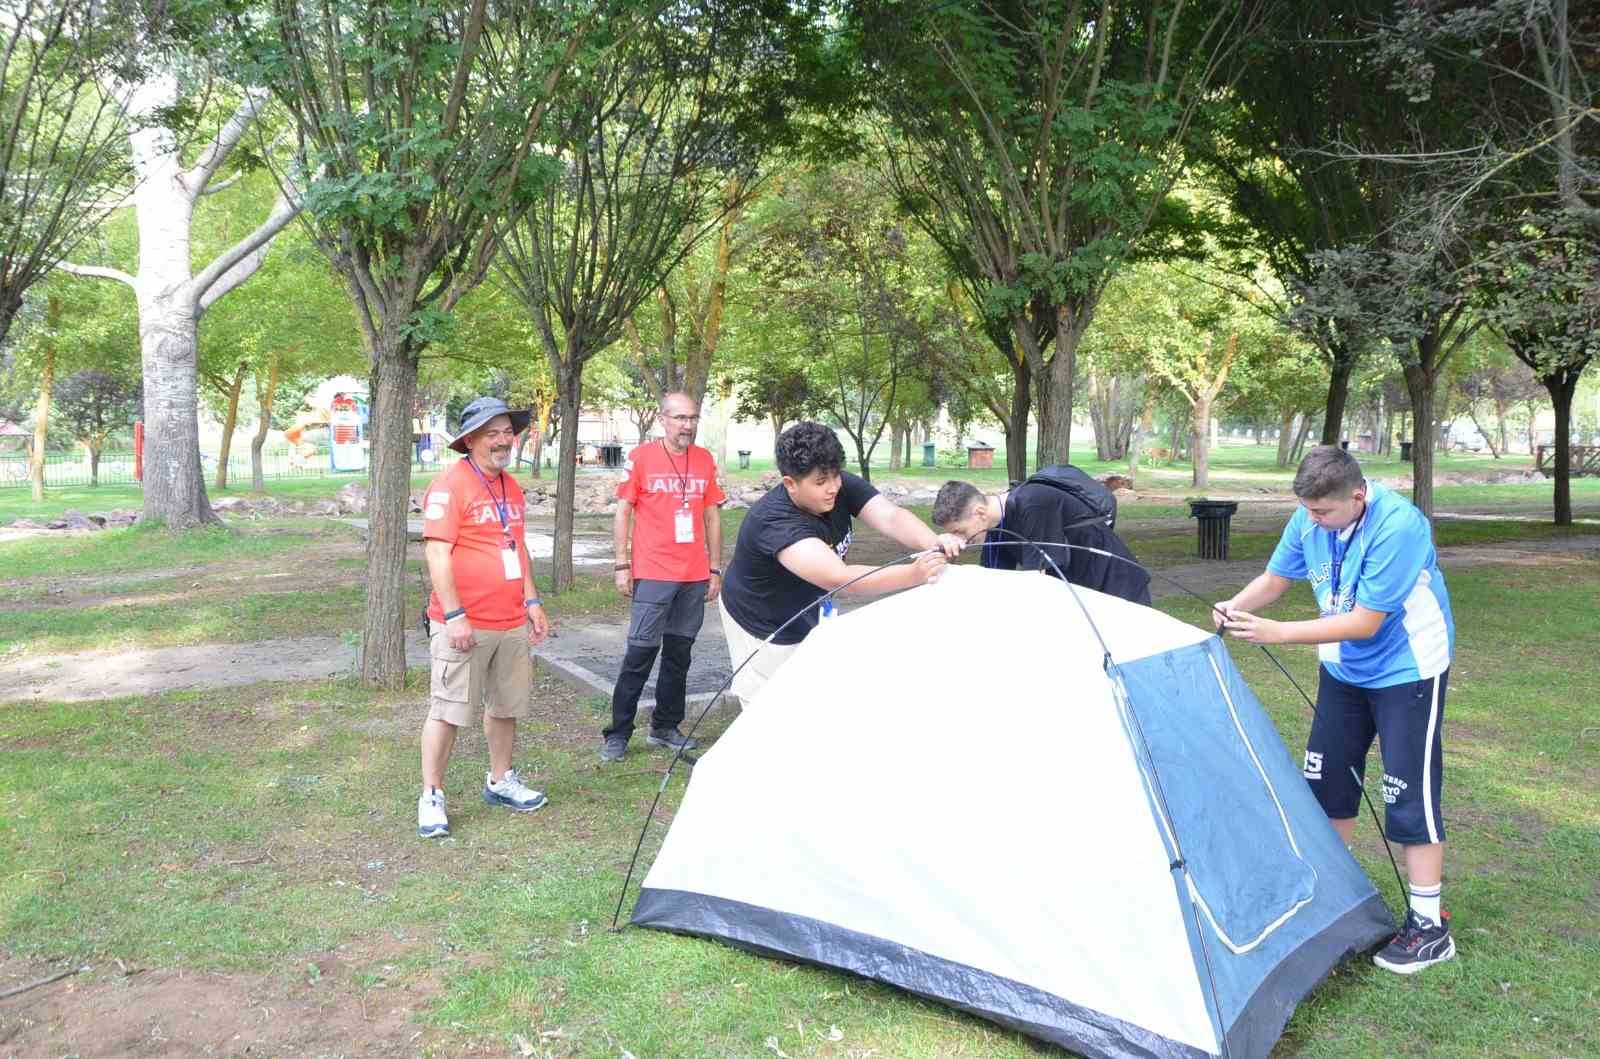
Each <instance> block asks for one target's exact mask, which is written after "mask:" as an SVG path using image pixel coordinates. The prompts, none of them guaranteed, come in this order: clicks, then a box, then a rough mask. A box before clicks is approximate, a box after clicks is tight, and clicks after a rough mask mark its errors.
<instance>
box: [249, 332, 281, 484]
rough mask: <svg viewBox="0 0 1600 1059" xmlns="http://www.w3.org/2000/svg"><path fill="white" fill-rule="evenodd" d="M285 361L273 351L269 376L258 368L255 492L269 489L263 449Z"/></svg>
mask: <svg viewBox="0 0 1600 1059" xmlns="http://www.w3.org/2000/svg"><path fill="white" fill-rule="evenodd" d="M282 361H283V355H282V354H281V353H273V354H272V359H271V360H269V361H268V362H267V378H266V382H265V383H263V382H262V380H261V369H260V368H257V369H256V417H257V418H256V432H255V436H254V437H252V438H251V439H250V488H251V490H253V491H254V492H257V493H264V492H266V491H267V476H266V471H265V469H264V468H263V467H262V466H261V450H262V449H263V448H265V447H266V444H267V431H269V430H271V429H272V402H273V401H274V400H276V399H277V396H278V368H279V366H280V364H281V363H282Z"/></svg>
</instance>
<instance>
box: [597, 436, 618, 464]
mask: <svg viewBox="0 0 1600 1059" xmlns="http://www.w3.org/2000/svg"><path fill="white" fill-rule="evenodd" d="M600 462H601V463H602V464H603V465H605V466H607V467H621V466H622V446H621V445H619V444H617V443H616V442H614V441H613V442H609V443H607V444H605V445H601V446H600Z"/></svg>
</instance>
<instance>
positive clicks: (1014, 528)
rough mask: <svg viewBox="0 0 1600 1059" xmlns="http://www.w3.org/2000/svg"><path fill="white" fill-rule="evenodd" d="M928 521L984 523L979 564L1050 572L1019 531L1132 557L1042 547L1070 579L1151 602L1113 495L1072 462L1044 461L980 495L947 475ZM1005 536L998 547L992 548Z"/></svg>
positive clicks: (952, 525)
mask: <svg viewBox="0 0 1600 1059" xmlns="http://www.w3.org/2000/svg"><path fill="white" fill-rule="evenodd" d="M933 524H934V525H935V526H937V527H939V528H940V529H941V530H943V531H945V532H946V533H953V534H955V535H956V536H958V537H962V538H966V539H970V538H972V537H974V536H976V535H977V534H978V533H979V532H980V531H983V530H989V531H990V532H989V534H988V536H987V537H986V538H985V539H984V545H985V546H984V549H983V565H984V566H987V567H990V568H992V569H997V570H1045V571H1047V572H1053V571H1050V563H1049V562H1046V561H1045V557H1044V555H1043V554H1041V549H1038V548H1029V547H1028V546H1026V545H1024V544H1019V543H1017V541H1018V538H1026V539H1028V540H1031V541H1038V542H1040V543H1041V544H1076V545H1080V546H1082V547H1089V548H1098V549H1100V550H1101V551H1105V552H1110V553H1111V554H1112V555H1118V556H1121V557H1122V558H1123V559H1126V560H1129V561H1128V562H1118V561H1117V560H1116V559H1110V558H1107V557H1106V556H1103V555H1096V554H1094V553H1093V552H1086V551H1080V550H1078V549H1076V548H1047V549H1043V551H1044V552H1048V553H1049V557H1050V559H1051V560H1053V561H1054V562H1055V564H1056V565H1057V566H1059V567H1060V568H1061V569H1062V570H1063V571H1065V573H1066V575H1067V580H1068V581H1070V582H1072V583H1073V584H1075V585H1082V586H1084V587H1085V588H1092V589H1095V590H1096V591H1098V592H1104V593H1106V594H1107V595H1112V596H1120V597H1122V598H1123V599H1126V600H1131V601H1132V602H1134V603H1143V604H1145V605H1146V606H1149V604H1150V574H1149V573H1148V572H1147V571H1146V570H1145V569H1144V568H1143V567H1141V566H1137V565H1134V564H1136V563H1137V562H1138V560H1136V559H1134V556H1133V553H1132V552H1131V551H1129V550H1128V546H1127V545H1126V544H1123V543H1122V538H1120V537H1118V536H1117V534H1116V525H1117V500H1116V497H1114V496H1112V495H1111V490H1109V489H1107V488H1106V487H1105V486H1104V485H1103V484H1101V483H1100V482H1097V481H1095V480H1094V479H1093V478H1090V477H1089V476H1088V475H1087V474H1084V473H1083V472H1082V471H1080V470H1078V468H1076V467H1073V466H1071V465H1070V464H1056V465H1053V466H1050V467H1045V468H1042V469H1041V470H1040V471H1039V473H1037V474H1035V475H1034V476H1033V477H1031V478H1029V479H1028V480H1027V481H1026V482H1023V483H1022V484H1021V485H1019V486H1014V487H1013V488H1011V489H1010V490H1008V491H1006V492H1004V493H998V494H995V495H993V496H985V495H984V494H983V493H981V492H979V491H978V488H977V487H976V486H974V485H972V484H971V483H970V482H946V483H944V485H943V486H942V487H941V488H940V489H939V495H938V496H937V497H935V498H934V501H933ZM995 530H1005V531H1007V532H1005V533H998V532H994V531H995ZM1012 534H1016V536H1012ZM1002 542H1004V543H1005V545H1006V546H1005V547H1003V548H996V547H991V545H994V544H998V543H1002Z"/></svg>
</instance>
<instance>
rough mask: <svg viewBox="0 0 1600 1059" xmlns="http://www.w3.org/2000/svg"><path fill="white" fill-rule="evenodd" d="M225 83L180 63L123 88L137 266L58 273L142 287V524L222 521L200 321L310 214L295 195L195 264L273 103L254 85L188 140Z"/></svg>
mask: <svg viewBox="0 0 1600 1059" xmlns="http://www.w3.org/2000/svg"><path fill="white" fill-rule="evenodd" d="M217 87H218V86H217V85H216V84H215V82H212V81H208V82H207V83H206V84H205V85H204V86H200V87H195V88H191V86H187V85H185V84H184V83H183V81H182V80H181V79H180V76H179V73H178V71H177V69H176V68H175V66H169V67H167V68H164V69H162V68H157V69H153V70H152V71H151V72H150V73H149V74H148V76H146V77H145V78H144V79H143V80H142V81H140V82H139V83H138V84H135V85H132V86H128V87H126V88H123V89H119V91H122V92H125V93H126V98H127V114H128V123H127V129H128V149H129V153H130V158H131V164H132V168H133V178H134V187H133V196H132V198H133V210H134V216H135V217H136V218H137V222H138V228H139V239H138V265H137V266H136V268H135V271H133V272H131V273H130V272H127V271H124V270H122V269H119V268H114V267H110V266H105V265H85V264H74V263H71V262H62V263H61V265H60V266H59V267H61V268H62V269H64V270H66V271H68V272H71V273H73V274H74V275H78V276H88V277H96V278H100V279H110V280H117V281H119V282H121V283H124V284H126V285H127V286H129V287H130V288H132V289H133V292H134V297H135V299H136V301H137V302H138V306H139V345H140V353H141V359H142V362H143V368H144V423H145V429H144V437H145V457H144V467H145V470H144V515H143V520H144V521H145V522H149V523H155V524H159V525H164V526H167V527H168V528H170V529H184V528H188V527H191V526H198V525H203V524H206V523H211V522H215V521H217V516H216V515H215V514H214V513H213V512H212V510H211V502H210V500H209V498H208V497H207V495H206V484H205V480H204V477H203V472H202V469H201V465H200V420H199V407H200V406H199V399H200V393H199V328H200V320H201V317H202V316H204V315H205V312H206V311H207V310H208V309H210V308H211V306H213V305H215V304H216V303H217V301H218V300H219V299H221V298H223V297H225V296H226V295H227V294H229V293H230V292H231V291H233V290H235V289H236V288H238V287H239V285H240V284H242V283H244V282H245V281H246V280H248V279H249V278H250V277H251V276H253V275H255V273H256V270H257V269H259V268H260V267H261V263H262V261H264V260H265V259H266V253H267V247H268V244H269V243H270V242H271V241H272V239H273V237H274V236H276V235H277V234H278V233H279V232H281V231H282V230H283V229H284V227H285V226H287V225H288V224H289V222H290V221H292V220H293V219H294V217H295V214H296V213H297V212H298V210H299V205H298V202H297V201H296V200H295V198H294V197H293V196H291V195H287V194H280V195H279V196H278V197H277V199H276V201H275V202H274V203H273V204H272V206H271V208H270V209H269V210H268V212H267V215H266V217H265V218H264V219H262V220H261V221H260V223H259V224H257V225H256V227H255V228H254V230H252V231H250V232H249V233H248V234H246V235H244V236H243V237H242V238H240V239H238V240H237V241H235V242H233V243H232V244H231V245H229V246H227V247H225V248H224V249H222V250H221V251H220V252H219V253H217V254H216V255H215V256H213V257H212V258H211V259H210V261H208V262H206V263H205V264H204V265H202V266H200V267H199V268H196V264H195V259H194V258H195V255H194V250H195V245H194V223H195V213H196V210H197V208H198V207H199V204H200V201H201V199H202V198H204V197H205V196H207V195H210V194H214V193H216V192H219V191H222V190H224V189H225V188H227V187H231V186H232V185H233V184H234V182H235V181H234V179H233V178H231V177H228V178H224V177H223V176H222V173H223V172H224V169H225V168H226V167H227V165H228V162H229V159H230V158H231V157H233V155H234V153H235V152H236V151H237V150H238V148H239V145H240V143H241V142H243V140H244V138H245V135H246V133H247V132H249V130H250V128H251V126H252V125H254V124H255V123H256V122H257V120H258V118H259V117H260V114H261V110H262V107H263V106H264V105H265V104H266V101H267V95H266V93H265V92H264V91H263V90H261V89H259V88H246V89H245V90H243V91H242V92H240V93H239V95H238V100H237V103H236V104H235V105H234V107H233V109H232V113H231V114H229V116H228V117H227V118H226V119H225V120H223V121H222V123H221V124H220V126H218V128H217V129H216V132H215V133H214V134H212V135H211V136H209V137H205V138H201V139H200V140H199V142H198V143H193V144H191V143H189V142H186V137H185V135H184V133H183V130H182V129H180V128H179V126H178V124H177V118H178V116H180V115H181V114H183V112H184V109H185V108H186V107H190V106H194V105H197V103H199V102H201V101H203V99H204V98H206V96H209V94H210V93H211V92H213V91H215V90H216V89H217ZM191 91H192V92H193V93H194V94H193V95H191Z"/></svg>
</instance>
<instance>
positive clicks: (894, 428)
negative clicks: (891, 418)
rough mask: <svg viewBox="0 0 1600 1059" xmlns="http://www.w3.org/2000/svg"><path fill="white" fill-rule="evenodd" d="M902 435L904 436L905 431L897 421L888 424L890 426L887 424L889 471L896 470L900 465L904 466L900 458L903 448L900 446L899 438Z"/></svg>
mask: <svg viewBox="0 0 1600 1059" xmlns="http://www.w3.org/2000/svg"><path fill="white" fill-rule="evenodd" d="M904 436H905V431H904V430H903V429H901V426H900V424H899V423H892V424H890V426H889V469H890V470H891V471H898V470H900V469H901V468H902V467H904V466H905V463H904V462H903V461H902V459H901V453H902V451H903V450H902V449H901V447H900V443H901V439H902V438H903V437H904Z"/></svg>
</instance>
